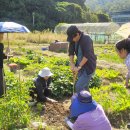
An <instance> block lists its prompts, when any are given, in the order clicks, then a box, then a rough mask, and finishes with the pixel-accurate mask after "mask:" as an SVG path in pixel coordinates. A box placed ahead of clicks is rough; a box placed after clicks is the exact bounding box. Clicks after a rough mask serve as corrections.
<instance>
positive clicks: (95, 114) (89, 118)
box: [65, 90, 112, 130]
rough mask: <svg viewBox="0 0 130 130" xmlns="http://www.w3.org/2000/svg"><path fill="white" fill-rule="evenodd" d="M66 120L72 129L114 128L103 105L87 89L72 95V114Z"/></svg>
mask: <svg viewBox="0 0 130 130" xmlns="http://www.w3.org/2000/svg"><path fill="white" fill-rule="evenodd" d="M71 120H73V122H74V123H72V121H71ZM65 122H66V123H67V125H68V126H69V127H70V128H71V129H72V130H112V128H111V125H110V122H109V120H108V118H107V116H106V115H105V112H104V110H103V108H102V106H101V105H99V104H97V103H96V102H95V101H94V100H92V96H91V94H90V93H89V92H88V91H86V90H82V91H81V92H80V93H79V94H75V95H74V96H73V97H72V103H71V106H70V116H69V117H67V118H66V119H65Z"/></svg>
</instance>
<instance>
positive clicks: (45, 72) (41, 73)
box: [38, 67, 53, 77]
mask: <svg viewBox="0 0 130 130" xmlns="http://www.w3.org/2000/svg"><path fill="white" fill-rule="evenodd" d="M38 75H39V76H41V77H46V76H52V75H53V74H52V73H51V71H50V69H49V68H48V67H45V68H43V69H42V70H41V71H39V73H38Z"/></svg>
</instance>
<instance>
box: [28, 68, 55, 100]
mask: <svg viewBox="0 0 130 130" xmlns="http://www.w3.org/2000/svg"><path fill="white" fill-rule="evenodd" d="M52 75H53V74H52V73H51V71H50V69H49V68H48V67H45V68H43V69H42V70H41V71H39V73H38V77H37V78H36V79H35V80H34V85H35V87H34V88H30V96H31V97H32V100H33V101H34V100H35V99H36V101H37V102H46V101H48V102H57V101H55V100H53V99H51V98H48V96H50V95H51V90H50V89H49V85H50V83H51V81H52V77H51V76H52ZM35 95H36V96H35Z"/></svg>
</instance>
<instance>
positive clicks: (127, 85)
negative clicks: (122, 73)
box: [125, 71, 130, 88]
mask: <svg viewBox="0 0 130 130" xmlns="http://www.w3.org/2000/svg"><path fill="white" fill-rule="evenodd" d="M129 80H130V71H128V73H127V75H126V82H125V86H126V88H128V87H129Z"/></svg>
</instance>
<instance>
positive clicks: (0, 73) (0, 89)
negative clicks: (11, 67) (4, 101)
mask: <svg viewBox="0 0 130 130" xmlns="http://www.w3.org/2000/svg"><path fill="white" fill-rule="evenodd" d="M3 79H4V78H3V69H2V68H0V97H2V95H3V94H4V80H3Z"/></svg>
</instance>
